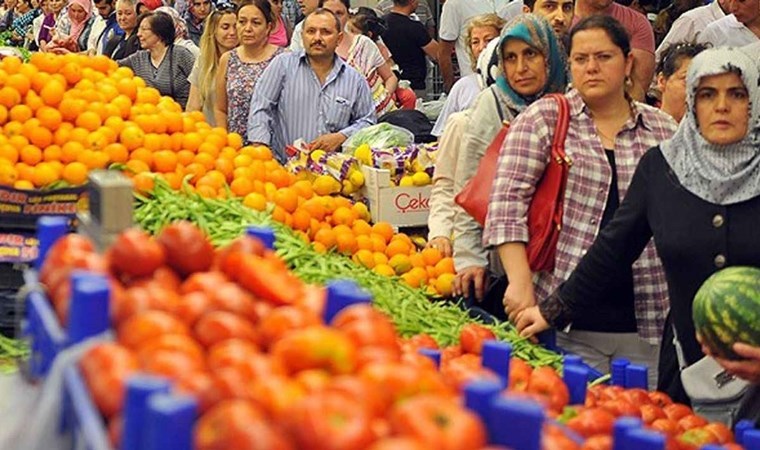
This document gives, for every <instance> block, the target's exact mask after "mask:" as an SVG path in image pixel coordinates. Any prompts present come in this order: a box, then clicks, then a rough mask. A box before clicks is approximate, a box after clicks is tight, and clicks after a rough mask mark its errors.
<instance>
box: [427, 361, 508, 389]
mask: <svg viewBox="0 0 760 450" xmlns="http://www.w3.org/2000/svg"><path fill="white" fill-rule="evenodd" d="M441 376H442V377H443V379H444V381H445V382H446V384H448V385H449V386H450V387H451V388H453V389H454V390H456V391H461V390H462V389H464V387H465V385H467V383H469V382H471V381H474V380H477V379H488V380H498V376H497V375H496V374H495V373H494V372H493V371H491V370H489V369H486V368H484V367H483V366H482V365H481V361H480V356H479V355H476V354H473V353H465V354H464V355H462V356H460V357H458V358H454V359H452V360H450V361H448V362H447V363H446V364H444V365H441Z"/></svg>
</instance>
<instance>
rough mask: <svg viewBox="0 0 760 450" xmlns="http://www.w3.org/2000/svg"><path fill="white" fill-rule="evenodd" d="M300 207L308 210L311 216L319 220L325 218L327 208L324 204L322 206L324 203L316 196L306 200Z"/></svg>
mask: <svg viewBox="0 0 760 450" xmlns="http://www.w3.org/2000/svg"><path fill="white" fill-rule="evenodd" d="M294 188H295V186H294ZM300 207H301V208H303V209H304V210H305V211H306V212H308V213H309V216H311V217H312V218H314V219H317V220H318V221H322V220H324V219H325V214H326V211H325V208H324V206H322V203H321V202H320V201H319V199H317V198H316V197H315V198H312V199H310V200H307V201H305V202H304V203H303V204H302V205H301V206H300Z"/></svg>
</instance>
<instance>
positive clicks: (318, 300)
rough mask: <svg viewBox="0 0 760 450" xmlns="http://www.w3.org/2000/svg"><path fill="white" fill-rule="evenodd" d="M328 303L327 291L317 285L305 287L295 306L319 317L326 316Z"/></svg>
mask: <svg viewBox="0 0 760 450" xmlns="http://www.w3.org/2000/svg"><path fill="white" fill-rule="evenodd" d="M326 303H327V289H325V288H324V287H323V286H317V285H315V284H307V285H304V287H303V295H302V296H301V297H299V298H296V301H295V303H294V304H295V305H296V306H298V307H299V308H301V309H304V310H306V311H309V312H311V313H313V314H314V315H316V316H317V317H322V316H324V314H325V304H326Z"/></svg>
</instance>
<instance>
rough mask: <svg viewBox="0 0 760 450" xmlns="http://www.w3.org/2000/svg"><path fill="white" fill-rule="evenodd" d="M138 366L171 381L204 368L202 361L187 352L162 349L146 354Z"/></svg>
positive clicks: (201, 370)
mask: <svg viewBox="0 0 760 450" xmlns="http://www.w3.org/2000/svg"><path fill="white" fill-rule="evenodd" d="M140 368H141V369H142V370H144V371H145V372H147V373H150V374H153V375H159V376H162V377H164V378H168V379H169V380H172V381H176V380H179V379H181V378H182V377H184V376H187V374H188V373H193V372H203V371H205V370H206V367H205V366H204V365H203V362H202V361H199V360H197V359H196V358H195V357H193V356H191V355H190V354H188V353H181V352H176V351H172V350H163V349H159V350H155V351H153V352H151V353H148V354H146V355H145V359H144V360H143V361H142V362H141V365H140Z"/></svg>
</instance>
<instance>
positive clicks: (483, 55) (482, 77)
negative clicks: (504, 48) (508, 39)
mask: <svg viewBox="0 0 760 450" xmlns="http://www.w3.org/2000/svg"><path fill="white" fill-rule="evenodd" d="M498 48H499V39H491V42H489V43H488V45H486V48H484V49H483V51H482V52H480V56H478V62H477V64H476V65H475V73H477V74H478V84H480V89H485V88H487V87H489V86H491V85H492V84H494V83H496V78H498V76H499V74H500V73H501V64H500V62H499V55H498Z"/></svg>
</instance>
